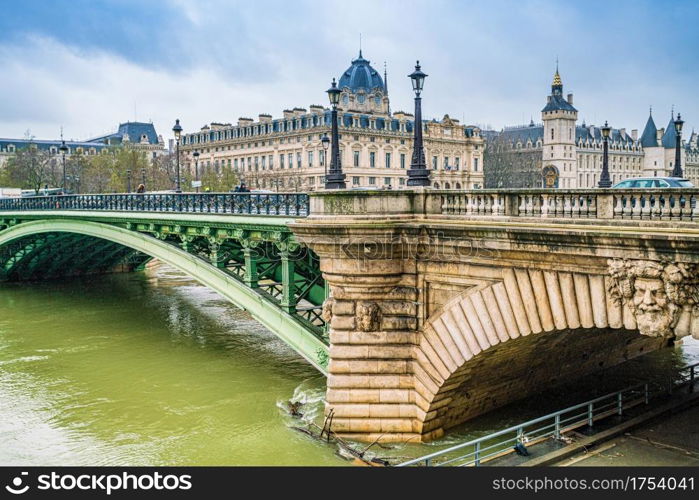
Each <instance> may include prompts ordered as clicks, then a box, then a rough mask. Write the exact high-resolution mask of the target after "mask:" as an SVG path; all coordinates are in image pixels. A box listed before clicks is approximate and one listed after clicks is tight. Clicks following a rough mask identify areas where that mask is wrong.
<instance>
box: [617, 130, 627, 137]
mask: <svg viewBox="0 0 699 500" xmlns="http://www.w3.org/2000/svg"><path fill="white" fill-rule="evenodd" d="M619 135H620V136H621V138H622V139H626V129H625V128H620V129H619Z"/></svg>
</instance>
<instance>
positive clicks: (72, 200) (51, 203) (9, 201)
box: [0, 193, 309, 217]
mask: <svg viewBox="0 0 699 500" xmlns="http://www.w3.org/2000/svg"><path fill="white" fill-rule="evenodd" d="M0 210H25V211H26V210H87V211H93V210H95V211H116V212H120V211H127V212H179V213H200V214H238V215H281V216H293V217H305V216H307V215H308V212H309V199H308V194H305V193H273V194H272V193H270V194H268V193H230V194H229V193H200V194H191V193H166V194H161V193H152V194H148V193H146V194H81V195H66V196H34V197H29V198H4V199H0Z"/></svg>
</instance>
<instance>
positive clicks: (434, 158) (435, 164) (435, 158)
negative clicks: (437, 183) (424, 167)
mask: <svg viewBox="0 0 699 500" xmlns="http://www.w3.org/2000/svg"><path fill="white" fill-rule="evenodd" d="M432 170H437V157H436V156H433V157H432Z"/></svg>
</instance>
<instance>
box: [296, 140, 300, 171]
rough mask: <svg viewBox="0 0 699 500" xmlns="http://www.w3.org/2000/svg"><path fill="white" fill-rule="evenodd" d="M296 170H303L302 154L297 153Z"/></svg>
mask: <svg viewBox="0 0 699 500" xmlns="http://www.w3.org/2000/svg"><path fill="white" fill-rule="evenodd" d="M299 139H300V137H299ZM296 168H301V153H296Z"/></svg>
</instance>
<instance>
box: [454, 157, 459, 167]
mask: <svg viewBox="0 0 699 500" xmlns="http://www.w3.org/2000/svg"><path fill="white" fill-rule="evenodd" d="M460 167H461V158H459V157H458V156H457V157H456V158H454V170H459V168H460Z"/></svg>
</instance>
